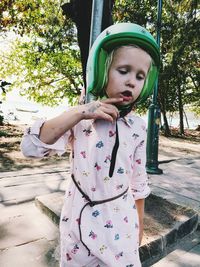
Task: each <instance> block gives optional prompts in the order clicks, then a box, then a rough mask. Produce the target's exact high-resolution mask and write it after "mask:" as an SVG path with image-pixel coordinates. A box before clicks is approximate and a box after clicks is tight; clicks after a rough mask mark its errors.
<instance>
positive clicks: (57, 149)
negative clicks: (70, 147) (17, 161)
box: [20, 119, 71, 158]
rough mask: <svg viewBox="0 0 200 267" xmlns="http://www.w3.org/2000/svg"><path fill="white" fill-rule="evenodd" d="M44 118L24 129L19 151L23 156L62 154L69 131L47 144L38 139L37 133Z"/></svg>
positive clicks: (40, 156)
mask: <svg viewBox="0 0 200 267" xmlns="http://www.w3.org/2000/svg"><path fill="white" fill-rule="evenodd" d="M44 122H45V120H44V119H40V120H38V121H36V122H35V123H34V124H33V126H32V127H29V128H27V129H26V130H25V132H24V136H23V138H22V141H21V145H20V146H21V151H22V153H23V155H24V156H25V157H36V158H43V157H45V156H49V155H54V154H58V155H62V154H63V153H64V152H65V151H66V146H67V143H68V138H69V136H70V134H71V131H68V132H66V133H65V134H64V135H62V136H61V137H60V138H59V139H58V140H57V141H56V142H55V143H54V144H52V145H48V144H45V143H43V142H42V141H41V140H40V139H39V133H40V129H41V127H42V125H43V124H44Z"/></svg>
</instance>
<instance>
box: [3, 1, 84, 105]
mask: <svg viewBox="0 0 200 267" xmlns="http://www.w3.org/2000/svg"><path fill="white" fill-rule="evenodd" d="M0 10H1V11H2V13H1V14H2V15H1V17H0V21H1V30H2V32H5V33H6V30H7V31H9V30H10V31H11V30H12V31H14V32H15V33H16V34H17V36H18V37H17V39H16V41H15V42H14V44H13V49H11V50H10V51H7V53H6V52H4V54H3V55H1V58H2V61H3V64H2V66H1V70H0V73H1V79H6V77H9V76H10V77H11V76H12V78H13V77H15V78H14V80H13V82H12V86H11V87H10V89H12V88H13V87H15V88H16V87H17V88H19V90H20V92H21V94H26V95H27V96H28V97H29V98H31V99H34V100H35V101H38V102H41V103H43V104H48V105H56V104H58V103H59V102H60V99H62V98H65V97H68V99H69V101H73V100H74V96H77V95H79V94H80V87H82V86H83V83H82V76H81V65H80V53H79V49H78V46H77V38H76V30H75V28H74V26H73V23H72V22H71V21H70V20H69V19H67V20H65V19H64V17H63V14H62V10H61V8H60V5H59V1H58V0H57V1H47V0H43V1H42V0H35V1H21V0H16V1H15V4H14V3H13V2H12V1H9V4H8V1H6V0H4V1H2V2H1V5H0ZM14 75H15V76H14Z"/></svg>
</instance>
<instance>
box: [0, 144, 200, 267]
mask: <svg viewBox="0 0 200 267" xmlns="http://www.w3.org/2000/svg"><path fill="white" fill-rule="evenodd" d="M163 143H164V142H163ZM199 151H200V145H194V146H193V147H192V154H191V153H190V150H189V147H187V145H185V146H184V147H179V146H178V145H175V147H174V149H173V152H172V151H171V149H169V148H168V147H167V145H166V146H164V145H162V146H161V147H160V155H159V160H160V161H161V164H160V166H159V167H160V168H161V169H163V171H164V173H163V174H162V175H151V177H150V182H151V187H152V191H153V193H155V194H156V195H158V196H161V197H162V198H166V199H168V200H170V201H173V202H175V203H177V204H179V205H185V206H189V207H191V208H193V209H195V210H197V211H198V212H199V213H200V193H199V192H200V157H199ZM172 160H173V161H172ZM49 168H50V167H49V166H48V167H46V168H42V169H40V168H34V169H32V170H31V169H29V170H23V171H18V172H6V173H1V174H0V214H1V216H0V266H1V267H26V266H28V267H51V266H52V267H58V266H59V265H58V258H59V253H58V251H57V250H56V251H55V250H54V249H55V247H57V244H58V237H59V236H58V235H59V233H58V227H56V226H55V225H54V224H53V223H52V221H51V220H50V219H49V218H48V217H47V216H46V215H44V214H43V213H42V212H41V211H40V210H39V209H38V208H37V207H36V206H35V203H34V199H35V197H36V196H41V195H46V194H50V193H54V192H64V190H65V187H66V183H67V178H68V177H69V166H67V165H66V166H64V165H62V166H51V169H49ZM199 236H200V235H199V231H196V232H195V233H194V234H192V235H191V236H190V237H186V239H184V240H183V242H182V243H180V245H177V247H176V248H175V251H173V252H172V253H170V254H169V255H168V256H166V257H165V258H163V259H162V260H161V261H160V262H158V263H156V264H154V265H152V266H154V267H199V266H200V237H199Z"/></svg>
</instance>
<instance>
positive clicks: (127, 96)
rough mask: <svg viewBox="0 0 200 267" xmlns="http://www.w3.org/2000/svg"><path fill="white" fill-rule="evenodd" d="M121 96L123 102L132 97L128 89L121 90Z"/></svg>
mask: <svg viewBox="0 0 200 267" xmlns="http://www.w3.org/2000/svg"><path fill="white" fill-rule="evenodd" d="M121 96H122V98H123V102H124V101H131V100H132V98H133V95H132V93H131V92H130V91H128V90H126V91H123V92H122V93H121Z"/></svg>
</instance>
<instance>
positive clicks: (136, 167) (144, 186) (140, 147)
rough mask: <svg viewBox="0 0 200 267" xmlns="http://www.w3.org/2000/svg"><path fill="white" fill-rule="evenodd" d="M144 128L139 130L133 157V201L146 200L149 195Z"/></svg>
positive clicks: (131, 184)
mask: <svg viewBox="0 0 200 267" xmlns="http://www.w3.org/2000/svg"><path fill="white" fill-rule="evenodd" d="M146 137H147V136H146V126H145V125H144V124H142V125H141V126H140V129H139V140H138V141H139V142H138V143H137V145H136V148H135V151H134V155H133V174H132V179H131V183H130V187H131V191H132V193H133V197H134V199H135V200H137V199H143V198H146V197H147V196H148V195H149V194H150V187H149V183H148V176H147V173H146V167H145V166H146Z"/></svg>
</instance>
